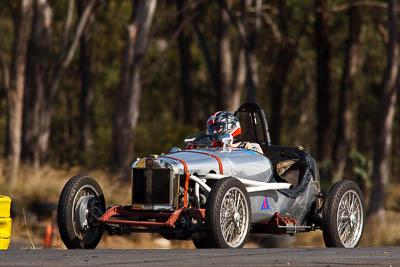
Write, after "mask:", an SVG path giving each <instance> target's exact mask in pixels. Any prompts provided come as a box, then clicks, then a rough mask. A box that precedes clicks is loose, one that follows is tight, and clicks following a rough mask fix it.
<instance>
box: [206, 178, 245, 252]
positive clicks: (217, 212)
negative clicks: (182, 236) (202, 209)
mask: <svg viewBox="0 0 400 267" xmlns="http://www.w3.org/2000/svg"><path fill="white" fill-rule="evenodd" d="M232 194H234V197H236V196H238V206H236V204H234V205H233V206H230V207H229V208H230V209H226V210H225V217H226V218H225V219H226V223H225V226H226V228H225V230H226V232H232V235H231V237H232V236H234V235H237V238H236V237H234V240H232V239H231V240H229V239H230V238H229V237H230V236H226V235H225V237H224V234H223V229H222V228H223V226H221V223H222V222H221V212H224V211H223V208H222V206H223V205H225V206H226V205H228V204H230V203H231V204H232V202H231V200H232V196H233V195H232ZM232 207H233V210H232ZM237 207H239V209H238V210H237V209H236V208H237ZM225 208H227V206H226V207H225ZM228 213H230V214H228ZM222 216H224V215H222ZM228 217H229V218H228ZM250 224H251V204H250V198H249V195H248V193H247V190H246V188H245V186H244V185H243V184H242V183H241V182H240V181H239V180H238V179H235V178H232V177H228V178H223V179H221V180H219V181H218V182H217V183H216V184H215V186H214V187H213V189H212V190H211V192H210V195H209V197H208V199H207V206H206V236H207V237H208V238H207V239H206V241H207V243H206V246H209V247H212V248H242V247H243V246H244V244H245V242H246V239H247V237H248V235H249V232H250ZM227 225H228V226H227ZM228 229H231V230H230V231H227V230H228ZM236 231H238V233H235V232H236ZM232 238H233V237H232Z"/></svg>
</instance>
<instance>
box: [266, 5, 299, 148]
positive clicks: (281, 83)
mask: <svg viewBox="0 0 400 267" xmlns="http://www.w3.org/2000/svg"><path fill="white" fill-rule="evenodd" d="M287 22H288V17H287V10H286V0H281V1H279V29H280V36H281V39H280V42H279V51H278V55H277V57H276V63H275V67H274V68H273V70H272V74H271V78H270V88H271V90H272V92H271V99H270V103H271V125H270V129H271V141H272V143H274V144H280V136H281V128H282V95H283V91H284V88H285V84H286V78H287V74H288V69H289V66H290V64H291V63H292V60H293V58H294V49H293V48H292V47H291V46H290V43H289V35H288V34H289V32H288V25H287V24H288V23H287Z"/></svg>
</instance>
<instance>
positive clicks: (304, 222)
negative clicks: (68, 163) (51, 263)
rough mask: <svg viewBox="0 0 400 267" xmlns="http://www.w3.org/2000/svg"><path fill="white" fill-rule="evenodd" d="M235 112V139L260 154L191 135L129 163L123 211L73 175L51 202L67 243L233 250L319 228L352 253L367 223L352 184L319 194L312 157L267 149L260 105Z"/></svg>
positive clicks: (334, 243)
mask: <svg viewBox="0 0 400 267" xmlns="http://www.w3.org/2000/svg"><path fill="white" fill-rule="evenodd" d="M235 116H236V117H238V118H239V120H240V123H241V125H243V127H242V133H243V134H242V140H243V139H246V140H244V141H247V142H250V144H255V145H258V146H259V147H260V148H261V151H260V150H253V149H248V146H236V147H232V146H230V145H228V144H226V143H225V144H224V145H223V146H221V147H210V146H209V141H210V139H212V138H211V137H210V136H207V135H205V134H203V135H197V136H192V137H191V138H188V139H187V140H186V143H187V145H188V146H187V147H189V148H186V149H183V150H181V149H178V148H174V149H172V150H171V151H170V152H169V153H167V154H162V155H160V156H154V155H153V156H149V157H144V158H140V159H138V160H136V161H135V162H134V163H133V165H132V185H131V186H132V202H131V204H130V205H127V206H114V207H110V208H108V209H106V205H105V199H104V196H103V192H102V189H101V188H100V186H99V184H98V183H97V182H96V181H95V180H94V179H92V178H90V177H88V176H85V175H77V176H74V177H72V178H71V179H70V180H69V181H68V182H67V184H66V185H65V186H64V188H63V190H62V193H61V196H60V200H59V204H58V225H59V230H60V235H61V238H62V240H63V242H64V244H65V246H66V247H67V248H71V249H72V248H95V247H96V246H97V244H98V243H99V241H100V239H101V237H102V234H103V232H104V231H108V233H109V234H111V235H113V234H128V233H132V232H152V233H154V232H157V233H160V234H161V235H162V236H163V237H165V238H167V239H181V240H193V243H194V245H195V246H196V248H241V247H243V246H244V244H245V242H246V239H247V237H248V235H249V233H258V234H260V233H267V234H296V233H299V232H309V231H314V230H322V231H323V237H324V241H325V244H326V246H327V247H346V248H353V247H356V246H357V245H358V244H359V242H360V239H361V236H362V233H363V229H364V223H365V203H364V199H363V195H362V193H361V191H360V189H359V187H358V186H357V185H356V184H355V183H354V182H352V181H350V180H341V181H339V182H337V183H336V184H335V185H333V187H332V188H331V189H330V191H329V193H328V194H327V195H324V194H322V192H321V190H320V181H319V179H320V178H319V174H318V169H317V166H316V164H315V161H314V160H313V158H312V157H311V156H310V154H309V153H307V152H306V151H305V150H304V149H303V148H302V147H283V146H276V145H271V142H270V138H269V133H268V126H267V120H266V117H265V113H264V111H263V109H262V108H260V106H259V105H257V104H256V103H252V102H248V103H245V104H243V105H241V106H240V107H239V109H238V110H237V111H236V112H235ZM246 126H247V128H246Z"/></svg>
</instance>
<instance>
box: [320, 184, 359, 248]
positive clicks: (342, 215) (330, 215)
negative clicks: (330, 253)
mask: <svg viewBox="0 0 400 267" xmlns="http://www.w3.org/2000/svg"><path fill="white" fill-rule="evenodd" d="M322 216H323V236H324V241H325V245H326V246H327V247H345V248H354V247H356V246H357V245H358V244H359V243H360V240H361V236H362V234H363V230H364V224H365V202H364V198H363V195H362V193H361V190H360V188H359V187H358V186H357V184H356V183H354V182H353V181H350V180H342V181H339V182H337V183H336V184H334V185H333V187H332V188H331V190H330V191H329V194H328V197H327V199H326V203H325V206H324V210H323V215H322Z"/></svg>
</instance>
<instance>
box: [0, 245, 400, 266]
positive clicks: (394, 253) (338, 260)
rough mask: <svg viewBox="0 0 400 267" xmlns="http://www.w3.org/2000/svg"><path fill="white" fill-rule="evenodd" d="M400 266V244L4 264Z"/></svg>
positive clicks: (3, 256)
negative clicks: (396, 245) (393, 245)
mask: <svg viewBox="0 0 400 267" xmlns="http://www.w3.org/2000/svg"><path fill="white" fill-rule="evenodd" d="M66 265H69V266H100V265H101V266H400V247H379V248H356V249H337V248H336V249H326V248H290V249H279V248H271V249H259V248H251V249H238V250H233V249H198V250H191V249H187V250H8V251H0V266H66Z"/></svg>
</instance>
